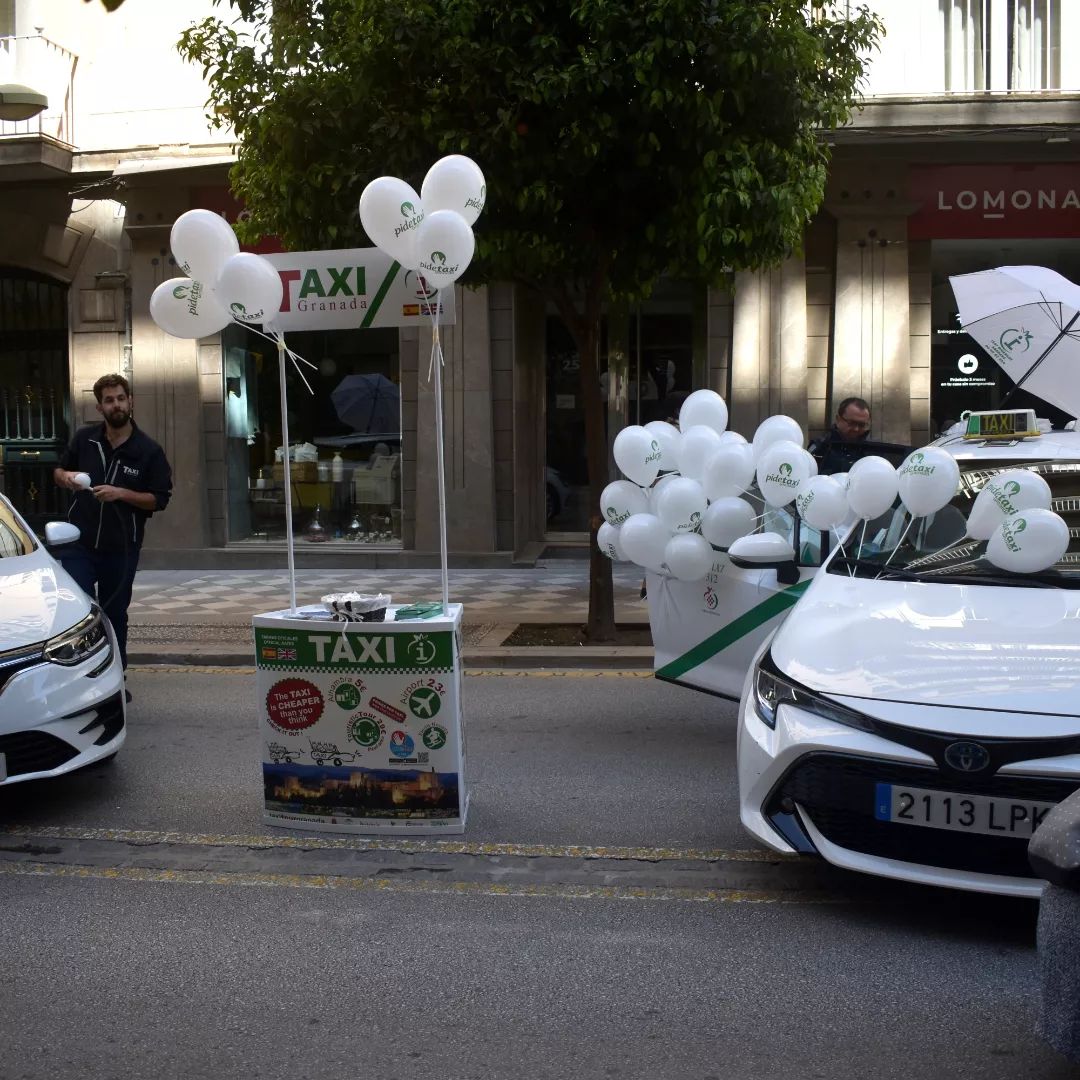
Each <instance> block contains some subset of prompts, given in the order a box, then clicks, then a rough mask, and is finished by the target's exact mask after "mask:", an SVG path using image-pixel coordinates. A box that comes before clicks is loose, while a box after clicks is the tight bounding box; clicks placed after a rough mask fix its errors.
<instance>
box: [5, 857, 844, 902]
mask: <svg viewBox="0 0 1080 1080" xmlns="http://www.w3.org/2000/svg"><path fill="white" fill-rule="evenodd" d="M0 875H10V876H15V877H59V878H75V879H81V880H86V879H91V880H101V881H124V882H135V883H141V884H167V885H224V886H233V887H236V886H240V887H252V886H254V887H263V888H287V889H334V890H350V891H355V892H391V893H417V894H437V895H442V896H447V895H457V896H510V897H514V896H523V897H542V898H548V899H557V900H653V901H656V900H677V901H683V902H690V903H699V904H701V903H706V904H710V903H711V904H835V903H843V902H844V901H843V900H837V899H835V898H833V897H825V896H821V895H818V894H806V893H804V894H798V893H783V892H777V891H764V890H762V891H753V890H744V889H676V888H672V889H667V888H662V887H661V888H645V887H641V888H633V887H627V886H619V885H597V886H590V885H501V884H495V883H487V882H474V881H457V882H440V881H398V880H388V879H386V878H359V877H341V876H336V875H331V874H250V873H210V872H207V871H203V870H154V869H142V868H139V867H129V866H124V867H108V866H103V867H97V866H65V865H61V864H55V863H32V862H0Z"/></svg>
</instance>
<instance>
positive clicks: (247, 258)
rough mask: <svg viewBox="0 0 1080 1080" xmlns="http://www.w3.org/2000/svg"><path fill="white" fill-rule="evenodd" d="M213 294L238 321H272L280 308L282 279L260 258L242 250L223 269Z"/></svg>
mask: <svg viewBox="0 0 1080 1080" xmlns="http://www.w3.org/2000/svg"><path fill="white" fill-rule="evenodd" d="M214 295H215V296H216V297H217V299H218V301H219V302H220V303H221V305H222V307H224V308H225V309H226V310H227V311H228V312H229V314H230V315H232V317H233V318H234V319H236V320H237V321H238V322H246V323H265V322H269V321H270V320H271V319H273V317H274V316H275V315H276V314H277V312H278V310H279V308H280V307H281V296H282V288H281V276H280V275H279V274H278V272H277V271H276V270H275V269H274V268H273V266H271V264H270V263H269V262H267V261H266V259H264V258H263V257H262V256H261V255H253V254H252V253H251V252H248V251H241V252H240V253H239V254H238V255H233V256H232V258H230V259H228V260H227V261H226V263H225V265H224V266H223V267H222V268H221V274H220V275H219V276H218V279H217V282H216V283H215V284H214Z"/></svg>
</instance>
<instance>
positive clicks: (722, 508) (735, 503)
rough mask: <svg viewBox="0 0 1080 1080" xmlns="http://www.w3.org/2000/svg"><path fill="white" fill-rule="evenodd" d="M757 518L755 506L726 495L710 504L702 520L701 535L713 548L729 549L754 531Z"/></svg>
mask: <svg viewBox="0 0 1080 1080" xmlns="http://www.w3.org/2000/svg"><path fill="white" fill-rule="evenodd" d="M756 520H757V518H756V516H755V513H754V508H753V506H751V505H750V503H748V502H747V501H746V500H745V499H740V498H738V497H737V496H734V495H726V496H724V497H722V498H719V499H715V500H714V501H712V502H710V503H709V508H708V509H707V510H706V511H705V516H704V517H703V518H702V519H701V535H702V536H703V537H704V538H705V539H706V540H707V541H708V542H709V543H710V544H712V546H713V547H718V548H723V549H725V550H726V549H727V548H729V547H731V545H732V544H733V543H734V542H735V541H736V540H738V539H739V537H740V536H746V535H747V534H748V533H752V532H753V531H754V524H755V522H756Z"/></svg>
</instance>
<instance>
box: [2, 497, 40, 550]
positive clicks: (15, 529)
mask: <svg viewBox="0 0 1080 1080" xmlns="http://www.w3.org/2000/svg"><path fill="white" fill-rule="evenodd" d="M33 550H34V538H33V537H32V536H31V535H30V533H29V532H27V530H26V529H25V528H24V526H23V523H22V522H21V521H20V520H19V519H18V518H17V517H16V516H15V514H14V513H12V510H11V507H10V506H8V504H7V503H6V502H5V501H4V500H3V499H0V559H9V558H11V557H12V556H15V555H29V554H30V552H31V551H33Z"/></svg>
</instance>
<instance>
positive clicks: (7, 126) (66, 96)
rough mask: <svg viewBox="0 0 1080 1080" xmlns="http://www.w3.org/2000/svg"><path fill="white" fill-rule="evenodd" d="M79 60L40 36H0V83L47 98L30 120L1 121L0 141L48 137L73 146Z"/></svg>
mask: <svg viewBox="0 0 1080 1080" xmlns="http://www.w3.org/2000/svg"><path fill="white" fill-rule="evenodd" d="M78 63H79V58H78V57H77V56H76V55H75V54H74V53H73V52H70V51H69V50H67V49H65V48H64V47H63V46H62V45H57V43H56V42H55V41H50V40H49V39H48V38H47V37H45V36H44V35H43V34H30V35H26V36H23V37H0V83H5V82H13V83H20V84H22V85H24V86H29V87H30V88H31V89H33V90H36V91H37V92H38V93H40V94H44V95H45V96H46V97H47V98H48V99H49V104H48V106H47V107H46V109H45V111H44V112H42V113H39V114H38V115H37V116H34V117H32V118H31V119H29V120H0V139H5V138H8V139H10V138H26V136H28V135H30V136H33V135H39V136H47V137H48V138H50V139H55V140H56V141H57V142H59V143H63V144H64V145H65V146H71V147H74V146H75V145H76V143H75V68H76V66H77V65H78Z"/></svg>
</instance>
